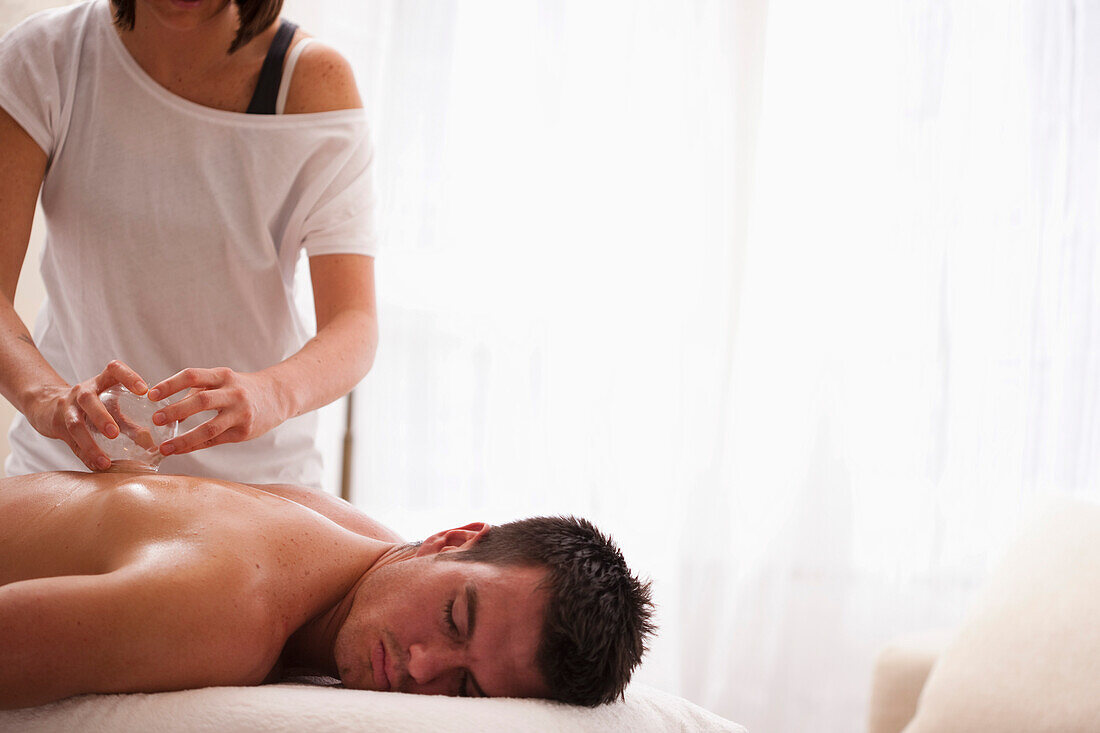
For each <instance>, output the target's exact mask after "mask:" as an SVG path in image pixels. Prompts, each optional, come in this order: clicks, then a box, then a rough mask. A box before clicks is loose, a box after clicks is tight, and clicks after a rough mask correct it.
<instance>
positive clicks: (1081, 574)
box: [905, 503, 1100, 733]
mask: <svg viewBox="0 0 1100 733" xmlns="http://www.w3.org/2000/svg"><path fill="white" fill-rule="evenodd" d="M905 731H906V733H932V732H933V731H934V732H935V733H964V732H966V733H969V732H973V733H989V732H990V731H997V733H1015V732H1016V731H1019V732H1020V733H1025V732H1026V733H1045V732H1049V733H1096V732H1097V731H1100V507H1097V506H1095V505H1092V504H1084V503H1077V504H1074V505H1072V506H1068V507H1066V506H1063V507H1062V508H1060V509H1058V510H1056V511H1053V512H1051V513H1049V514H1048V515H1047V516H1046V517H1045V518H1044V519H1043V520H1041V521H1039V522H1038V523H1037V524H1036V525H1035V526H1034V527H1033V528H1032V529H1031V530H1030V531H1029V532H1027V533H1025V534H1024V536H1023V537H1021V538H1020V539H1019V540H1018V541H1017V542H1015V543H1014V544H1013V546H1012V547H1011V548H1010V550H1009V552H1008V554H1007V556H1006V557H1005V559H1004V560H1003V561H1002V562H1001V564H1000V565H999V567H998V568H997V569H996V570H995V571H994V573H993V576H992V577H991V579H990V582H989V583H988V584H987V585H986V587H985V588H983V590H982V591H981V592H980V593H979V596H978V598H977V600H976V603H975V604H974V606H973V608H972V609H971V611H970V613H969V614H968V616H967V619H966V620H965V621H964V623H963V626H962V628H961V629H960V631H959V634H958V636H957V637H955V639H954V640H953V641H952V643H951V644H949V645H948V647H947V648H946V649H945V650H944V652H943V654H942V655H941V656H940V658H939V660H938V661H937V663H936V665H935V666H934V667H933V669H932V672H931V674H930V675H929V677H928V681H927V683H926V684H925V686H924V691H923V693H922V694H921V698H920V701H919V703H918V706H917V715H916V717H915V718H914V720H913V721H912V723H911V724H910V725H909V726H908V727H907V728H906V729H905Z"/></svg>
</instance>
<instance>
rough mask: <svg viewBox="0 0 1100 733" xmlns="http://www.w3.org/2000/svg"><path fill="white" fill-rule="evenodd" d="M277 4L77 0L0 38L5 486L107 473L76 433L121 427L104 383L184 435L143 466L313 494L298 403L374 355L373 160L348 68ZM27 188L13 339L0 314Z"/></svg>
mask: <svg viewBox="0 0 1100 733" xmlns="http://www.w3.org/2000/svg"><path fill="white" fill-rule="evenodd" d="M281 6H282V0H234V1H233V2H230V0H91V1H90V2H84V3H79V4H76V5H71V6H67V7H63V8H59V9H56V10H50V11H47V12H43V13H39V14H37V15H34V16H32V17H30V18H28V19H27V20H25V21H24V22H23V23H21V24H20V25H18V26H17V27H15V28H14V29H12V30H11V31H10V32H9V33H8V34H7V35H5V36H4V37H3V39H0V151H2V155H0V393H2V394H3V396H4V397H6V398H7V399H8V400H9V401H10V402H11V403H12V404H13V405H15V407H16V408H17V409H18V410H19V411H20V412H21V413H22V415H19V416H17V418H16V420H15V423H14V424H13V426H12V429H11V432H10V441H11V449H12V453H11V455H10V456H9V458H8V460H7V463H6V465H5V469H6V472H7V474H8V475H16V474H24V473H31V472H35V471H44V470H64V469H75V470H81V469H83V467H87V468H89V469H92V470H98V469H103V468H105V467H106V466H107V465H109V461H108V460H107V456H106V455H105V454H104V453H103V452H102V451H101V450H100V449H99V448H98V447H97V446H96V445H95V443H94V442H93V440H92V436H91V433H90V432H89V431H88V430H87V429H86V428H85V426H84V418H85V416H87V417H88V418H89V419H90V420H91V422H92V423H93V424H94V425H96V426H97V427H98V428H99V430H100V431H101V432H103V433H104V434H106V435H108V436H109V437H113V436H115V435H117V434H118V430H117V426H116V425H115V424H114V423H113V421H112V420H111V418H110V416H109V415H108V413H107V411H106V408H105V407H104V406H103V405H102V403H101V402H100V401H99V399H98V398H97V396H96V395H97V394H98V392H99V391H101V390H103V389H105V388H106V387H108V386H111V385H114V384H122V385H124V386H126V387H127V388H128V389H130V390H131V391H134V392H137V393H139V394H144V393H146V389H147V388H148V391H149V396H150V397H151V398H153V399H164V398H168V397H171V398H172V399H173V400H176V401H175V403H174V404H173V405H172V406H171V407H169V408H167V409H165V410H164V411H163V412H164V413H165V415H164V417H165V419H166V420H175V419H180V420H186V422H184V423H183V424H182V426H181V431H180V434H179V435H178V436H177V437H176V438H174V439H173V440H171V441H167V442H165V443H164V444H163V445H162V446H161V452H162V453H163V454H165V455H166V456H167V458H165V460H164V462H163V463H162V464H161V466H162V470H164V471H166V472H169V473H183V474H191V475H198V476H212V477H217V478H222V479H228V480H237V481H245V480H247V481H249V482H251V483H293V484H298V485H303V486H313V487H320V484H321V459H320V453H319V451H318V450H317V447H316V445H315V432H316V413H315V410H316V409H317V408H319V407H321V406H322V405H325V404H327V403H329V402H331V401H333V400H335V399H337V398H338V397H340V396H341V395H343V394H345V393H347V392H348V391H349V390H350V389H351V388H352V387H354V386H355V384H356V383H357V382H359V380H360V379H362V378H363V376H364V375H365V374H366V373H367V371H368V370H369V369H370V366H371V363H372V362H373V359H374V353H375V348H376V345H377V321H376V314H375V298H374V254H375V250H376V238H375V235H374V232H373V227H372V217H373V200H374V196H373V189H372V184H371V162H372V157H373V153H372V149H371V145H370V142H369V139H368V135H367V123H366V119H365V116H364V112H363V110H362V104H361V102H360V99H359V94H358V91H357V90H356V87H355V81H354V79H353V76H352V72H351V69H350V67H349V66H348V64H347V62H346V61H345V60H344V59H343V58H342V57H341V56H340V55H339V54H337V53H336V52H335V51H333V50H332V49H330V48H328V47H326V46H324V45H322V44H320V43H316V42H313V43H310V40H311V39H308V38H306V37H305V35H304V34H303V33H302V32H301V31H300V30H296V27H295V26H293V24H289V23H286V22H285V21H283V22H281V21H280V20H279V13H280V10H281ZM265 60H266V62H267V63H266V65H265ZM261 69H262V71H261ZM40 190H41V202H42V211H43V214H44V216H45V221H46V243H45V247H44V249H43V254H42V260H41V272H42V278H43V280H44V283H45V287H46V303H45V305H44V306H43V308H42V311H41V312H40V313H39V315H38V319H37V321H36V324H35V328H34V336H33V338H32V337H31V335H30V333H29V332H28V330H27V328H26V326H25V325H24V324H23V322H22V321H21V320H20V318H19V316H18V315H17V314H16V312H15V310H14V308H13V306H12V303H13V299H14V296H15V289H16V284H17V282H18V280H19V273H20V271H21V269H22V267H23V260H24V257H25V255H26V251H27V244H28V238H29V235H30V229H31V220H32V217H33V214H34V210H35V205H36V199H38V198H39V191H40ZM303 251H304V253H305V255H307V256H308V258H309V274H310V277H311V280H312V283H313V293H314V296H313V302H314V309H315V314H316V335H315V336H313V337H312V338H310V332H309V329H308V326H307V325H306V323H304V322H303V319H302V318H301V317H300V316H299V313H298V311H297V309H296V308H295V301H294V273H295V268H296V265H297V264H298V262H299V259H300V255H301V254H302V252H303Z"/></svg>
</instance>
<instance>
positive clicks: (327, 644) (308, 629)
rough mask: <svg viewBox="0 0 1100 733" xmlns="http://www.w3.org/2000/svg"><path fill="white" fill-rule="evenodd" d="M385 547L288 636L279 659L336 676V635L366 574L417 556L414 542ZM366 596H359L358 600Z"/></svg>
mask: <svg viewBox="0 0 1100 733" xmlns="http://www.w3.org/2000/svg"><path fill="white" fill-rule="evenodd" d="M386 544H387V545H388V547H387V548H386V549H385V550H384V551H383V552H382V553H381V554H380V555H379V556H378V557H377V558H376V559H375V560H374V562H372V563H371V564H370V566H369V567H368V568H367V569H366V571H364V573H363V574H362V575H361V576H360V577H359V580H357V581H356V582H355V583H354V584H353V585H352V586H351V588H349V589H348V591H347V592H346V593H344V595H343V596H342V597H341V598H340V600H339V601H337V602H336V603H335V604H333V605H332V606H331V607H329V608H328V609H327V610H326V611H324V612H323V613H321V614H318V615H317V616H315V617H313V618H312V619H310V620H309V621H307V622H306V623H305V624H303V625H302V626H301V627H300V628H299V629H298V630H297V631H295V632H294V633H293V634H291V636H290V638H289V639H287V642H286V646H285V647H284V648H283V653H282V655H281V659H280V661H281V662H282V663H283V664H285V665H286V666H287V667H305V668H308V669H311V670H316V671H318V672H322V673H324V674H326V675H328V676H329V677H339V676H340V673H339V671H338V670H337V669H336V658H335V655H334V651H333V650H334V649H335V647H336V637H337V635H338V634H339V633H340V629H341V628H342V627H343V625H344V622H345V621H346V620H347V618H348V614H349V613H351V609H352V606H353V605H354V604H355V602H356V600H357V599H356V595H357V594H358V593H359V587H360V586H361V585H362V584H363V581H365V580H366V579H367V576H368V575H370V574H371V573H373V572H374V571H376V570H378V569H379V568H381V567H384V566H386V565H390V564H392V563H395V562H401V561H404V560H408V559H409V558H412V557H414V556H415V555H416V545H414V544H394V543H386ZM366 600H367V599H358V601H359V602H360V603H363V602H365V601H366Z"/></svg>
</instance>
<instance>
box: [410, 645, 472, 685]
mask: <svg viewBox="0 0 1100 733" xmlns="http://www.w3.org/2000/svg"><path fill="white" fill-rule="evenodd" d="M465 663H466V661H465V654H464V652H463V650H462V649H461V648H459V647H457V646H454V645H451V644H413V645H412V646H410V647H409V663H408V672H409V679H410V681H411V682H412V683H413V687H414V689H412V690H408V692H420V693H424V694H429V695H447V694H454V693H455V691H456V690H457V689H458V685H457V683H458V680H459V679H460V677H461V675H462V669H463V666H464V665H465Z"/></svg>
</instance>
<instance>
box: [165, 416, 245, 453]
mask: <svg viewBox="0 0 1100 733" xmlns="http://www.w3.org/2000/svg"><path fill="white" fill-rule="evenodd" d="M230 424H231V421H230V420H228V419H226V418H224V417H222V416H221V415H219V416H218V417H214V418H211V419H209V420H207V421H206V422H204V423H203V424H202V425H199V426H197V427H195V428H193V429H191V430H188V431H187V432H186V433H184V434H183V435H179V436H176V437H175V438H172V439H171V440H166V441H164V442H163V443H161V445H160V452H161V454H162V455H166V456H169V455H180V454H183V453H190V452H191V451H193V450H197V449H198V448H200V447H202V448H206V447H208V446H209V445H217V444H218V443H220V442H227V441H226V440H218V438H220V437H221V436H222V435H224V434H225V432H226V429H227V428H228V427H229V426H230Z"/></svg>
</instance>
